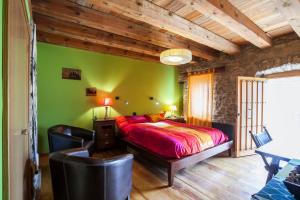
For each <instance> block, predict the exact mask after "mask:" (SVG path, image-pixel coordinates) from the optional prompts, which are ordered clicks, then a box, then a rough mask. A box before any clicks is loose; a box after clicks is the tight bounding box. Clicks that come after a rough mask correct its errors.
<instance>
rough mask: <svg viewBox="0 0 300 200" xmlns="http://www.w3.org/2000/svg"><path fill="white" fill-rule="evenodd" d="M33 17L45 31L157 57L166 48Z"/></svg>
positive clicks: (43, 16)
mask: <svg viewBox="0 0 300 200" xmlns="http://www.w3.org/2000/svg"><path fill="white" fill-rule="evenodd" d="M33 19H34V22H35V23H36V24H37V29H38V30H40V31H42V32H46V33H52V34H58V35H62V36H66V37H69V38H73V39H78V40H82V41H87V42H91V43H95V44H100V45H105V46H111V47H115V48H119V49H125V50H129V51H134V52H138V53H143V54H148V55H153V56H157V57H159V55H160V52H162V51H164V50H166V48H162V47H159V46H155V45H152V44H149V43H145V42H141V41H138V40H134V39H131V38H127V37H124V36H120V35H115V34H112V33H108V32H104V31H101V30H97V29H93V28H89V27H85V26H82V25H78V24H74V23H70V22H64V21H61V20H56V19H54V18H51V17H47V16H45V15H41V14H36V13H34V18H33Z"/></svg>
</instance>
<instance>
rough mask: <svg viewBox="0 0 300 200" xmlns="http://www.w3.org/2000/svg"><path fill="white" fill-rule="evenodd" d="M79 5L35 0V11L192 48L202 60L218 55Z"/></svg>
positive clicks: (60, 0)
mask: <svg viewBox="0 0 300 200" xmlns="http://www.w3.org/2000/svg"><path fill="white" fill-rule="evenodd" d="M80 2H82V1H80ZM77 3H79V2H77ZM77 3H72V2H69V1H66V0H47V1H44V0H33V1H32V8H33V11H34V12H35V13H39V14H43V15H47V16H50V17H53V18H56V19H60V20H65V21H68V22H72V23H76V24H81V25H84V26H88V27H91V28H95V29H99V30H103V31H106V32H110V33H114V34H118V35H123V36H125V37H128V38H132V39H136V40H139V41H143V42H147V43H151V44H154V45H157V46H161V47H165V48H186V49H190V50H191V51H192V53H193V55H194V56H197V57H201V58H203V59H205V60H214V59H215V58H217V57H218V55H219V54H218V52H217V51H215V50H214V49H211V48H208V47H206V46H204V45H201V44H198V43H196V42H193V41H190V40H185V39H178V38H177V37H176V35H175V34H172V33H168V32H164V33H163V32H161V31H159V30H157V29H155V28H154V27H153V28H152V27H150V26H149V27H145V26H143V25H140V24H136V23H134V22H131V21H129V20H125V19H122V18H120V17H116V16H113V15H111V14H108V13H104V12H99V11H96V10H93V9H90V8H87V7H84V6H82V5H79V4H77ZM82 4H83V2H82ZM83 5H84V4H83Z"/></svg>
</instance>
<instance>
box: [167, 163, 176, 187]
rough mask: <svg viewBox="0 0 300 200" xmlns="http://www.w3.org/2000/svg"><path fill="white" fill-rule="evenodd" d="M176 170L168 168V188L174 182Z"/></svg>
mask: <svg viewBox="0 0 300 200" xmlns="http://www.w3.org/2000/svg"><path fill="white" fill-rule="evenodd" d="M175 173H176V170H175V169H174V167H172V165H170V166H169V167H168V186H169V187H171V186H172V185H173V182H174V176H175Z"/></svg>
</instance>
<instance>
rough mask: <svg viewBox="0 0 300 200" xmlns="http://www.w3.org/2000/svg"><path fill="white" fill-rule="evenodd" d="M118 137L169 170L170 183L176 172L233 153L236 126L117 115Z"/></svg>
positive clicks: (128, 145) (169, 184)
mask: <svg viewBox="0 0 300 200" xmlns="http://www.w3.org/2000/svg"><path fill="white" fill-rule="evenodd" d="M116 124H117V127H118V130H119V138H120V141H121V143H122V144H123V145H124V146H125V147H130V148H132V149H133V150H135V151H136V152H137V153H138V154H140V155H141V156H142V157H143V158H146V159H149V160H151V161H152V162H155V163H156V164H159V165H161V166H163V167H165V168H167V170H168V186H172V185H173V181H174V176H175V174H176V172H177V171H178V170H180V169H183V168H185V167H187V166H190V165H193V164H195V163H198V162H200V161H202V160H205V159H207V158H209V157H212V156H214V155H217V154H219V153H221V152H224V151H228V153H229V155H231V154H230V153H231V147H232V145H233V141H232V138H233V130H234V128H233V126H232V125H229V124H222V123H214V122H213V124H212V128H209V127H199V126H192V125H188V124H184V123H178V122H173V121H170V120H161V121H158V122H151V120H149V118H147V117H145V116H120V117H117V118H116Z"/></svg>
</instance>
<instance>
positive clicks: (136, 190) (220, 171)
mask: <svg viewBox="0 0 300 200" xmlns="http://www.w3.org/2000/svg"><path fill="white" fill-rule="evenodd" d="M121 153H123V152H121V151H120V150H114V151H107V152H103V153H96V154H95V155H94V156H95V157H99V158H103V157H110V156H113V155H118V154H121ZM40 162H41V164H40V165H41V169H42V191H41V199H42V200H52V191H51V178H50V172H49V165H48V157H47V156H42V157H41V159H40ZM132 176H133V177H132V179H133V186H132V193H131V199H133V200H150V199H153V200H160V199H162V200H176V199H178V200H185V199H199V200H206V199H209V200H210V199H212V200H214V199H216V200H220V199H222V200H226V199H228V200H246V199H250V197H251V194H253V193H256V192H257V191H258V190H259V189H260V188H262V187H263V185H264V183H265V180H266V177H267V173H266V171H265V169H264V166H263V162H262V159H261V158H260V157H259V156H257V155H254V156H247V157H242V158H228V157H214V158H210V159H207V160H205V161H202V162H200V163H198V164H196V165H194V166H191V167H189V168H186V169H183V170H181V171H180V172H178V173H177V174H176V177H175V180H174V185H173V187H167V186H166V185H167V173H166V170H165V169H163V168H160V167H158V166H153V165H152V164H151V163H150V162H148V161H145V160H138V161H136V160H135V161H134V164H133V175H132Z"/></svg>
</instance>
